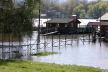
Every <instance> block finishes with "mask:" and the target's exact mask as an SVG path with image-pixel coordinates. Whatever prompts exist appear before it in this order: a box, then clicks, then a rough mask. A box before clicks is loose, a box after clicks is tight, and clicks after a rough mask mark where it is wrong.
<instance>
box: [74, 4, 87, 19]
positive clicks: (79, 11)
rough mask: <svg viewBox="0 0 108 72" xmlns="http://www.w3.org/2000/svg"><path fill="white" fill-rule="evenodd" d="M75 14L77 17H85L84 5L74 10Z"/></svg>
mask: <svg viewBox="0 0 108 72" xmlns="http://www.w3.org/2000/svg"><path fill="white" fill-rule="evenodd" d="M73 14H76V15H77V16H79V17H81V18H83V17H84V16H85V10H84V5H83V4H79V5H78V6H76V7H75V8H74V10H73Z"/></svg>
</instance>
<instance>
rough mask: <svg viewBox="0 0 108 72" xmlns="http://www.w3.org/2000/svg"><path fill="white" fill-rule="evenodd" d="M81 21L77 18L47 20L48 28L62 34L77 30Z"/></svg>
mask: <svg viewBox="0 0 108 72" xmlns="http://www.w3.org/2000/svg"><path fill="white" fill-rule="evenodd" d="M79 23H80V21H79V20H78V19H75V18H54V19H51V20H49V21H47V22H46V28H47V30H50V31H51V32H52V31H58V33H60V34H66V33H68V34H69V33H73V32H75V30H77V28H78V24H79ZM50 31H48V32H50Z"/></svg>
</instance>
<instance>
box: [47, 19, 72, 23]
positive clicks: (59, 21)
mask: <svg viewBox="0 0 108 72" xmlns="http://www.w3.org/2000/svg"><path fill="white" fill-rule="evenodd" d="M72 21H74V19H71V18H54V19H51V20H49V21H47V22H46V23H69V22H72Z"/></svg>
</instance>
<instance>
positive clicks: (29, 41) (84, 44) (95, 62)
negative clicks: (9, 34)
mask: <svg viewBox="0 0 108 72" xmlns="http://www.w3.org/2000/svg"><path fill="white" fill-rule="evenodd" d="M36 38H37V32H33V35H32V37H31V38H29V37H24V38H23V41H22V42H20V44H19V43H18V42H14V45H17V46H16V47H14V46H13V47H12V48H0V53H1V54H0V55H1V56H0V57H4V59H8V58H19V59H24V60H32V61H41V62H49V63H57V64H72V65H73V64H75V65H85V66H96V67H100V68H107V69H108V43H104V42H102V43H101V46H100V43H99V41H96V43H92V42H91V40H90V39H91V36H89V35H86V34H85V35H60V36H59V35H53V37H52V35H50V36H46V37H45V36H41V45H40V49H39V51H54V52H60V54H55V55H49V56H45V57H36V56H31V54H33V53H36V52H37V47H36V44H37V43H36ZM52 38H53V40H52ZM52 41H53V46H52ZM45 42H46V46H45ZM4 44H7V42H6V43H4ZM17 54H18V55H19V57H17V56H18V55H17Z"/></svg>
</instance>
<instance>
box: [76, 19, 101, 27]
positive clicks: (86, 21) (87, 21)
mask: <svg viewBox="0 0 108 72" xmlns="http://www.w3.org/2000/svg"><path fill="white" fill-rule="evenodd" d="M79 21H80V22H81V23H80V24H79V26H78V27H83V28H84V27H87V25H88V23H89V22H99V21H98V20H97V19H79Z"/></svg>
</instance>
